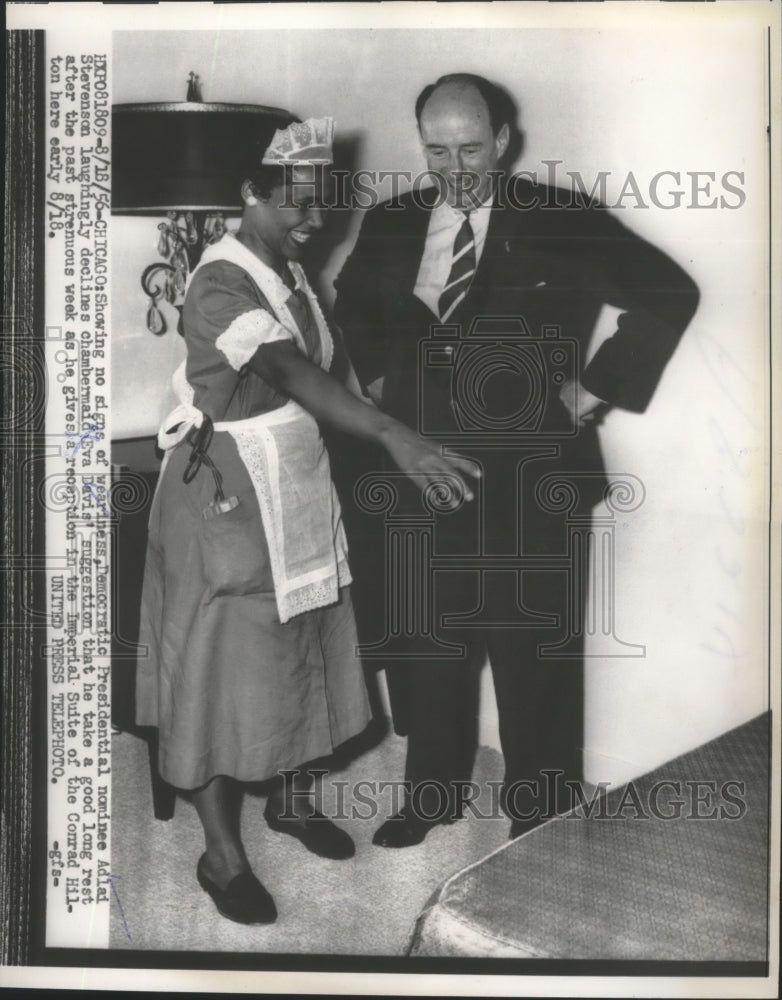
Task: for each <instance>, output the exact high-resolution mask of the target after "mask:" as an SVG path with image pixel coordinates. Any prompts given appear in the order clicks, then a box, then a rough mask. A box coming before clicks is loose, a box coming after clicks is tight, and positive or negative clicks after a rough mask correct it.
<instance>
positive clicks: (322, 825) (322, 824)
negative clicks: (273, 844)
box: [263, 802, 356, 861]
mask: <svg viewBox="0 0 782 1000" xmlns="http://www.w3.org/2000/svg"><path fill="white" fill-rule="evenodd" d="M263 816H264V819H265V820H266V822H267V823H268V824H269V827H270V828H271V829H272V830H276V831H277V833H288V834H290V836H291V837H295V838H296V839H297V840H300V841H301V842H302V844H304V846H305V847H306V848H307V850H308V851H312V853H313V854H317V855H318V857H320V858H330V859H331V860H332V861H345V860H346V859H347V858H352V857H353V855H354V854H355V853H356V845H355V844H354V843H353V840H352V838H351V837H350V835H349V834H347V833H345V831H344V830H340V828H339V827H338V826H336V825H335V824H334V823H332V822H331V820H330V819H327V818H326V817H325V816H324V815H323V813H319V812H318V811H317V810H313V812H312V814H311V815H310V816H308V817H307V818H306V819H282V818H281V817H280V816H277V815H275V813H274V811H273V810H272V808H271V805H270V803H268V802H267V803H266V808H265V809H264V811H263Z"/></svg>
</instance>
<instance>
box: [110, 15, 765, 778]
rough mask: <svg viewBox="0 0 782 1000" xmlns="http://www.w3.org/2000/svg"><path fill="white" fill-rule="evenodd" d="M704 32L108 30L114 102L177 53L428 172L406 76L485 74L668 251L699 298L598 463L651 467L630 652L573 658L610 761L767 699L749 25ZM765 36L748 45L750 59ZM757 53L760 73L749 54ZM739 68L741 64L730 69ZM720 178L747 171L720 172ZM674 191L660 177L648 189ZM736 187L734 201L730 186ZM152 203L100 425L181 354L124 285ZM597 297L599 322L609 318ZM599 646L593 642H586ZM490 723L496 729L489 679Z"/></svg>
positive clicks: (528, 160) (629, 609)
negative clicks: (644, 403) (651, 384)
mask: <svg viewBox="0 0 782 1000" xmlns="http://www.w3.org/2000/svg"><path fill="white" fill-rule="evenodd" d="M715 23H716V22H715V21H714V19H711V20H710V21H709V22H708V24H704V26H703V27H702V29H700V30H699V31H698V32H697V34H692V33H690V34H686V33H684V32H681V33H679V32H674V31H671V30H667V31H666V32H655V31H649V30H644V31H638V30H633V31H630V30H628V31H584V30H582V31H567V30H556V31H553V30H537V29H536V30H525V31H511V30H504V31H495V32H489V31H480V30H471V31H465V30H451V31H445V32H439V33H437V34H435V33H433V32H418V33H415V32H411V31H407V30H384V31H374V32H373V31H368V30H365V31H361V32H351V31H339V32H333V31H329V30H320V31H304V30H302V31H274V32H262V31H246V32H241V33H239V32H228V31H226V32H222V33H209V32H200V31H198V32H196V31H193V32H177V33H175V34H174V33H172V34H167V33H161V32H158V33H144V32H138V33H131V32H128V33H117V34H116V35H115V59H114V90H113V99H114V101H115V102H117V103H120V102H130V101H159V100H181V99H183V98H184V93H185V81H186V79H187V75H188V73H189V71H190V70H195V71H197V72H199V73H200V75H201V78H202V82H203V90H204V97H205V99H206V100H217V101H241V102H254V103H260V104H271V105H277V106H282V107H287V108H289V109H291V110H292V111H294V112H296V113H298V114H300V115H302V116H309V115H315V116H319V115H326V114H330V115H333V116H335V118H336V119H337V128H338V130H339V131H340V134H341V135H343V136H345V135H349V136H350V137H351V138H352V139H354V140H355V142H356V144H357V149H358V165H359V166H367V167H373V168H380V169H386V170H393V169H400V170H403V169H408V170H409V169H413V170H417V169H420V168H423V161H422V159H421V155H420V151H419V148H418V143H417V135H416V130H415V127H414V119H413V113H412V108H413V103H414V99H415V96H416V94H417V93H418V91H419V90H420V88H421V87H422V86H423V85H424V84H425V83H427V82H429V81H430V80H432V79H434V78H436V77H437V76H438V75H440V74H441V73H445V72H450V71H454V70H465V71H474V72H478V73H483V74H485V75H489V76H491V77H493V78H494V79H496V80H497V81H498V82H500V83H502V84H504V85H505V86H506V87H507V88H508V89H509V90H510V91H511V92H512V93H514V94H515V95H516V96H517V98H518V99H519V102H520V106H521V119H522V124H523V128H524V131H525V135H526V148H525V150H524V153H523V156H522V159H521V162H520V166H521V167H523V168H525V169H529V170H538V171H541V172H542V170H543V169H544V168H543V167H542V166H541V164H542V161H543V160H546V159H549V160H550V159H557V160H560V161H562V166H561V167H560V168H559V170H560V177H561V178H562V179H563V180H565V181H566V180H567V178H566V177H565V175H564V171H565V170H568V169H569V170H579V171H580V172H581V173H582V175H583V177H584V178H585V179H593V178H595V177H596V176H597V174H598V172H599V171H608V172H609V177H608V179H607V194H608V203H609V205H610V204H613V203H615V202H616V200H617V198H618V196H619V194H620V192H621V191H622V187H623V185H624V184H625V182H626V178H627V174H628V171H632V172H633V175H634V178H635V179H636V180H637V182H638V185H639V191H640V192H641V195H642V197H643V200H644V201H645V202H646V204H647V206H648V207H640V206H639V205H638V202H637V199H635V198H634V197H632V192H631V193H630V194H629V195H627V196H626V197H625V199H624V200H623V206H622V207H620V208H617V209H616V212H617V214H619V215H620V216H621V217H622V219H623V221H625V222H626V223H627V224H628V225H630V226H631V227H632V228H634V229H635V230H636V231H638V232H639V233H641V234H643V235H645V236H647V237H648V238H649V239H651V240H652V241H653V242H655V243H657V244H658V245H659V246H661V247H662V248H663V249H665V250H666V251H667V252H668V253H669V254H670V255H671V256H673V257H674V258H675V259H676V260H678V261H679V262H680V263H681V264H682V265H683V266H684V267H685V268H686V269H687V270H688V271H689V272H690V274H691V275H692V276H693V278H694V279H695V281H696V282H697V283H698V284H699V286H700V288H701V290H702V293H703V297H702V303H701V306H700V309H699V311H698V314H697V316H696V318H695V320H694V321H693V323H692V325H691V328H690V330H689V331H688V333H687V334H686V336H685V338H684V340H683V342H682V344H681V346H680V348H679V350H678V351H677V353H676V355H675V357H674V360H673V362H672V363H671V365H670V366H669V369H668V371H667V373H666V375H665V377H664V379H663V381H662V383H661V385H660V387H659V390H658V392H657V395H656V397H655V399H654V400H653V402H652V405H651V406H650V408H649V410H648V411H647V413H645V414H644V415H642V416H638V415H632V414H629V413H621V412H616V413H613V414H611V415H610V416H609V418H608V419H607V421H606V423H605V425H604V427H603V429H602V441H603V446H604V450H605V453H606V458H607V463H608V467H609V469H610V470H611V471H612V472H614V473H622V472H630V473H632V474H634V475H635V476H637V477H639V478H640V479H641V480H642V482H643V483H644V486H645V490H646V498H645V501H644V503H643V504H642V506H641V507H640V509H639V510H637V511H635V512H633V513H631V514H628V515H627V516H624V517H622V518H620V519H619V522H618V524H617V556H616V614H615V629H616V634H617V635H618V636H619V637H621V638H622V639H623V640H625V641H627V642H631V643H636V644H642V645H644V646H645V647H646V652H645V656H643V657H641V658H619V659H611V658H606V657H603V656H600V655H591V656H589V658H588V661H587V718H586V764H587V776H588V777H589V778H590V779H591V780H595V781H597V780H609V781H613V780H617V779H619V778H627V777H630V776H632V775H633V774H637V773H640V772H642V771H645V770H647V769H648V768H650V767H652V766H654V765H655V764H657V763H659V762H661V761H663V760H665V759H667V758H669V757H671V756H673V755H675V754H678V753H680V752H684V751H685V750H687V749H689V748H691V747H693V746H695V745H697V744H699V743H701V742H703V741H704V740H706V739H708V738H710V737H712V736H715V735H718V734H719V733H720V732H723V731H725V730H727V729H729V728H731V727H732V726H734V725H737V724H739V723H740V722H742V721H744V720H746V719H748V718H750V717H752V716H753V715H755V714H757V713H758V712H760V711H762V710H763V709H764V708H766V707H767V694H766V685H767V672H766V665H765V659H764V657H765V642H764V635H765V630H766V611H765V606H764V597H763V595H764V590H763V587H764V565H765V564H764V538H765V534H766V521H767V514H766V511H767V499H766V495H765V489H766V487H765V485H764V479H765V473H764V470H765V468H766V464H767V462H768V455H767V453H766V452H765V450H764V448H765V436H766V435H765V434H764V426H765V423H764V422H765V407H766V404H767V401H768V400H767V392H768V389H767V368H766V362H765V358H766V352H767V328H768V318H767V315H766V305H765V303H766V302H767V297H768V293H767V286H766V280H767V279H766V276H765V275H766V272H765V268H766V264H767V261H766V257H765V253H766V248H765V244H764V235H765V232H766V225H767V224H766V221H765V220H766V218H767V205H766V202H765V191H766V176H765V172H764V170H765V166H764V155H765V153H764V150H765V147H764V136H765V115H766V109H765V108H764V106H763V94H764V83H763V66H762V61H761V58H760V56H761V53H762V51H763V45H762V42H763V40H762V38H761V37H760V36H759V35H758V33H757V32H754V31H751V30H748V29H747V28H745V27H741V26H739V25H732V24H730V23H729V20H726V19H723V21H722V24H723V27H720V28H716V29H715ZM756 54H757V58H755V55H756ZM748 66H755V67H756V68H755V71H754V72H747V67H748ZM733 67H741V74H740V75H739V73H738V72H734V71H733ZM663 170H673V171H680V172H681V173H682V178H681V179H682V181H683V182H685V189H688V182H687V181H688V179H687V178H686V177H685V176H684V174H685V172H687V171H712V172H714V173H715V175H716V182H715V183H714V184H713V185H712V189H713V191H712V193H711V194H710V195H709V194H702V195H700V196H699V199H698V200H699V201H701V202H709V201H711V200H712V198H713V197H714V194H716V195H717V196H719V195H720V194H727V195H730V192H727V191H726V190H724V189H723V188H722V187H721V185H720V183H719V179H720V178H721V177H722V175H723V174H724V172H725V171H732V170H736V171H743V172H744V183H743V191H744V192H745V193H746V200H745V202H744V203H743V204H742V205H741V206H740V207H737V208H735V209H731V208H722V209H720V208H719V207H716V208H697V207H692V201H693V198H692V193H691V191H689V190H688V193H687V194H686V195H685V196H684V198H683V199H682V204H681V205H680V206H679V207H678V208H671V209H665V208H660V207H656V206H654V205H651V204H650V199H649V196H648V187H649V182H650V180H651V178H652V177H653V176H654V175H655V174H656V173H658V172H660V171H663ZM734 183H737V182H736V181H735V179H734ZM668 190H670V187H669V186H668V185H667V184H661V187H660V193H661V196H666V192H667V191H668ZM738 200H739V199H738V198H737V197H736V196H732V197H730V198H729V204H737V202H738ZM358 223H359V218H358V214H356V217H355V218H353V219H351V221H350V229H349V232H348V233H347V235H346V238H345V239H343V240H342V241H341V242H340V243H339V244H338V245H336V246H335V247H334V249H333V251H332V253H331V255H330V257H329V259H328V262H327V265H326V267H325V268H324V271H323V274H322V285H321V287H322V288H323V290H324V298H325V299H326V301H327V302H330V297H331V296H332V294H333V292H332V289H331V281H332V280H333V277H334V275H335V274H336V273H338V271H339V268H340V265H341V263H342V261H343V260H344V257H345V255H346V253H347V252H348V250H349V248H350V246H351V244H352V240H353V236H354V233H355V230H356V227H357V225H358ZM156 236H157V232H156V229H155V224H154V220H139V219H135V220H133V219H117V220H115V227H114V241H115V248H116V252H115V254H114V264H115V270H114V276H113V281H114V294H115V301H114V310H113V317H114V335H113V336H114V339H113V352H114V404H115V406H114V409H115V414H114V426H115V435H116V436H117V437H137V436H141V435H148V434H151V433H153V431H154V430H155V429H156V428H157V425H158V422H159V419H160V416H161V413H162V412H163V410H164V408H165V405H166V404H165V402H164V400H163V393H164V389H165V383H166V379H167V377H168V373H169V372H170V370H171V369H172V367H173V366H174V364H175V363H176V362H177V361H178V359H179V358H180V357H181V355H182V344H181V341H180V338H178V336H177V335H176V334H175V333H169V334H167V335H166V336H164V337H161V338H157V339H156V338H154V337H152V336H151V335H150V334H149V333H147V332H146V331H145V330H144V328H143V317H144V312H145V308H146V305H145V301H144V296H143V295H142V293H141V291H140V288H139V286H138V276H139V274H140V272H141V270H142V268H143V266H144V265H145V264H146V263H148V262H149V261H150V260H152V259H154V256H155V249H154V248H155V243H156ZM610 318H611V317H610V316H606V317H605V329H606V330H607V329H608V324H609V321H610ZM598 652H599V649H598V643H596V642H593V643H590V644H589V645H588V653H591V654H597V653H598ZM482 720H483V721H482V737H483V739H484V740H485V741H488V742H492V743H495V744H496V710H495V708H494V705H493V695H492V692H491V679H490V676H489V675H488V673H486V675H485V678H484V687H483V701H482Z"/></svg>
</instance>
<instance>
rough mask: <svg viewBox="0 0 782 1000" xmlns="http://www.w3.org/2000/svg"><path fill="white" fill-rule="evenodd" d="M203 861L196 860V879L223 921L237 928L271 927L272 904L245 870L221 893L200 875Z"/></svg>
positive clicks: (251, 875)
mask: <svg viewBox="0 0 782 1000" xmlns="http://www.w3.org/2000/svg"><path fill="white" fill-rule="evenodd" d="M205 857H206V855H205V854H202V855H201V857H200V858H199V859H198V866H197V867H196V878H197V879H198V884H199V885H200V886H201V888H202V889H203V890H204V891H205V892H208V893H209V895H210V896H211V897H212V901H213V902H214V904H215V906H216V907H217V909H218V910H219V911H220V913H222V915H223V916H224V917H227V918H228V919H229V920H233V921H234V922H235V923H237V924H272V923H274V921H275V920H276V919H277V907H276V906H275V905H274V900H273V899H272V897H271V896H270V895H269V893H268V892H267V891H266V889H264V887H263V886H262V885H261V883H260V882H259V881H258V879H257V878H256V877H255V875H253V873H252V872H251V871H250V869H249V868H248V869H247V871H244V872H240V873H239V874H238V875H236V876H235V877H234V878H232V879H231V881H230V882H229V883H228V885H227V886H226V887H225V889H221V888H220V886H219V885H216V884H215V883H214V882H213V881H212V880H211V879H210V878H209V876H208V875H207V874H206V872H205V871H204V858H205Z"/></svg>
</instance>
